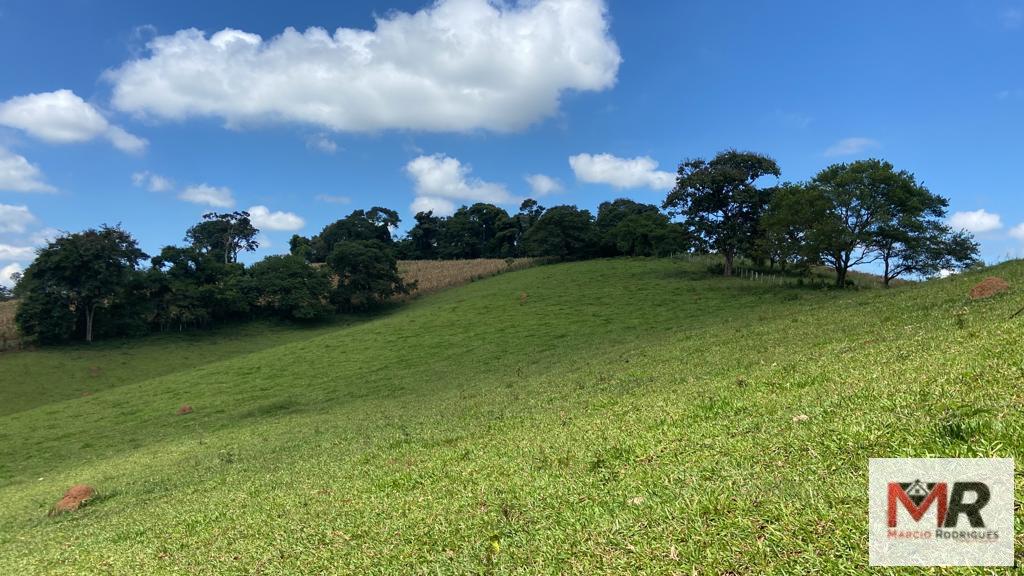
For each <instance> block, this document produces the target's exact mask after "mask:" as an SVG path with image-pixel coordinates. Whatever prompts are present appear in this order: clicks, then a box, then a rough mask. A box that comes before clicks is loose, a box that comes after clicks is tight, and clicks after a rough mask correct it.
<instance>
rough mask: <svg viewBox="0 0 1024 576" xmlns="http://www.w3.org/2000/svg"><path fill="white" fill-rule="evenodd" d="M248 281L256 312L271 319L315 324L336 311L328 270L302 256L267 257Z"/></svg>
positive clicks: (250, 273) (253, 269) (259, 263)
mask: <svg viewBox="0 0 1024 576" xmlns="http://www.w3.org/2000/svg"><path fill="white" fill-rule="evenodd" d="M249 278H250V288H249V289H250V290H251V291H252V293H253V297H252V301H253V302H254V304H255V306H256V308H257V309H259V310H261V311H263V312H264V313H266V314H269V315H271V316H277V317H279V318H283V319H289V320H315V319H318V318H323V317H325V316H327V315H329V314H330V313H331V312H332V310H333V307H332V306H331V300H330V298H331V279H330V274H329V272H328V270H326V269H324V268H323V267H314V266H310V265H309V264H308V263H307V262H306V261H305V260H304V259H302V258H300V257H299V256H292V255H288V256H267V257H266V258H264V259H263V260H261V261H259V262H257V263H256V264H254V265H253V266H252V267H251V268H250V269H249Z"/></svg>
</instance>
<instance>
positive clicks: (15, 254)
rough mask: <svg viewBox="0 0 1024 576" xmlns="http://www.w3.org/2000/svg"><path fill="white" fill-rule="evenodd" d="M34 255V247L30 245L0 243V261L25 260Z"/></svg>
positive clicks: (30, 258)
mask: <svg viewBox="0 0 1024 576" xmlns="http://www.w3.org/2000/svg"><path fill="white" fill-rule="evenodd" d="M35 257H36V249H35V248H33V247H32V246H12V245H10V244H0V261H4V260H7V261H11V260H14V261H16V262H27V261H29V260H32V259H33V258H35Z"/></svg>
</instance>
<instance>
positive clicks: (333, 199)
mask: <svg viewBox="0 0 1024 576" xmlns="http://www.w3.org/2000/svg"><path fill="white" fill-rule="evenodd" d="M316 199H317V200H319V201H321V202H327V203H328V204H350V203H351V202H352V199H351V198H349V197H348V196H333V195H331V194H317V195H316Z"/></svg>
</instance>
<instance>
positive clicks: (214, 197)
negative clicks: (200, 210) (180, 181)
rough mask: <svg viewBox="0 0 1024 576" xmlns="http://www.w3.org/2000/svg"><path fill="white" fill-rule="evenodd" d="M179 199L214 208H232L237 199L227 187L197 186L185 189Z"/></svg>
mask: <svg viewBox="0 0 1024 576" xmlns="http://www.w3.org/2000/svg"><path fill="white" fill-rule="evenodd" d="M178 198H181V199H182V200H184V201H186V202H191V203H193V204H205V205H207V206H213V207H214V208H231V207H232V206H234V205H235V197H234V196H232V195H231V189H230V188H228V187H226V186H220V187H217V186H210V185H209V184H197V185H195V186H189V187H188V188H185V190H183V191H182V192H181V194H179V195H178Z"/></svg>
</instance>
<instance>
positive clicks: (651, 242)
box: [596, 198, 681, 256]
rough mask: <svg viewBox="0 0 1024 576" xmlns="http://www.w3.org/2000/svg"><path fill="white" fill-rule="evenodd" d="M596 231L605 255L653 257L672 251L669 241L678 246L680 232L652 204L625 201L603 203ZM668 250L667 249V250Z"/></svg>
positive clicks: (619, 199) (624, 199) (599, 209)
mask: <svg viewBox="0 0 1024 576" xmlns="http://www.w3.org/2000/svg"><path fill="white" fill-rule="evenodd" d="M596 225H597V231H598V234H599V235H600V249H601V255H602V256H616V255H619V254H623V255H626V256H653V255H655V254H662V253H667V252H670V251H671V249H672V247H669V246H667V244H668V243H669V241H670V240H672V241H673V244H674V245H678V244H679V243H680V242H678V240H681V238H680V236H679V231H678V229H675V230H673V229H671V228H670V224H669V218H668V216H665V215H664V214H662V213H661V211H660V210H659V209H658V207H657V206H654V205H653V204H641V203H639V202H634V201H633V200H629V199H626V198H618V199H616V200H613V201H611V202H602V203H601V205H600V206H599V207H598V209H597V222H596ZM666 248H667V250H666Z"/></svg>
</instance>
